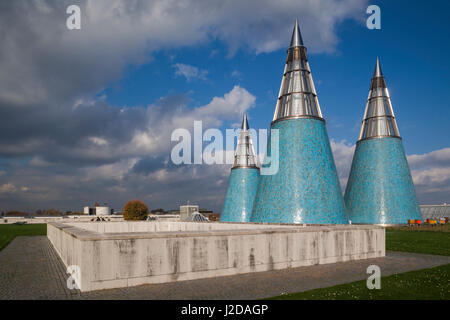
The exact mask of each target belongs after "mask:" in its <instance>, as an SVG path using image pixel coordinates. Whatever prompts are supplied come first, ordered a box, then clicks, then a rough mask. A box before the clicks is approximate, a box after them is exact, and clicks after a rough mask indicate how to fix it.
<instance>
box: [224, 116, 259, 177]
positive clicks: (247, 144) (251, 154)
mask: <svg viewBox="0 0 450 320" xmlns="http://www.w3.org/2000/svg"><path fill="white" fill-rule="evenodd" d="M249 128H250V127H249V126H248V120H247V114H245V113H244V117H243V119H242V129H241V133H240V134H239V139H238V143H237V147H236V152H235V153H234V164H233V167H232V168H231V169H235V168H258V162H257V160H256V156H255V149H254V148H253V141H252V135H251V133H250V131H249Z"/></svg>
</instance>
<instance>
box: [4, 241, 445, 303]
mask: <svg viewBox="0 0 450 320" xmlns="http://www.w3.org/2000/svg"><path fill="white" fill-rule="evenodd" d="M448 263H450V257H446V256H434V255H424V254H414V253H403V252H393V251H391V252H387V254H386V257H384V258H376V259H368V260H358V261H350V262H341V263H333V264H325V265H316V266H309V267H300V268H292V269H285V270H276V271H267V272H258V273H248V274H241V275H234V276H227V277H217V278H209V279H199V280H191V281H180V282H172V283H163V284H152V285H142V286H136V287H130V288H120V289H110V290H101V291H93V292H86V293H81V292H80V291H79V290H69V289H68V288H67V284H66V281H67V278H68V277H69V275H68V274H67V273H66V268H65V267H64V264H63V263H62V261H61V259H60V258H59V256H58V254H57V253H56V251H55V250H54V249H53V247H52V245H51V243H50V242H49V241H48V239H47V238H46V237H42V236H35V237H17V238H15V239H14V240H13V241H12V242H11V243H10V244H9V245H8V246H7V247H6V248H4V249H3V250H2V251H0V300H7V299H14V300H15V299H61V300H67V299H77V300H78V299H133V300H138V299H179V300H182V299H224V300H233V299H260V298H266V297H272V296H277V295H280V294H283V293H294V292H301V291H306V290H311V289H316V288H324V287H329V286H334V285H337V284H342V283H348V282H353V281H358V280H363V279H367V277H368V275H367V274H366V270H367V267H368V266H369V265H372V264H375V265H378V266H379V267H380V268H381V274H382V276H388V275H391V274H394V273H402V272H407V271H412V270H418V269H424V268H431V267H436V266H439V265H443V264H448Z"/></svg>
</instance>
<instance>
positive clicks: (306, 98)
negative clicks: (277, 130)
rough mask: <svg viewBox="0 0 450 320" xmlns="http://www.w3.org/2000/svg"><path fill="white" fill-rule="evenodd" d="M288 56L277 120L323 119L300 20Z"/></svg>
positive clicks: (276, 111) (295, 28)
mask: <svg viewBox="0 0 450 320" xmlns="http://www.w3.org/2000/svg"><path fill="white" fill-rule="evenodd" d="M287 53H288V55H287V59H286V66H285V68H284V74H283V79H282V80H281V87H280V93H279V95H278V101H277V107H276V109H275V114H274V116H273V121H274V122H275V121H279V120H283V119H289V118H317V119H321V120H323V118H322V112H321V111H320V105H319V100H318V99H317V94H316V88H315V87H314V81H313V79H312V76H311V70H310V68H309V63H308V57H307V56H306V47H305V46H304V45H303V40H302V35H301V33H300V28H299V25H298V20H296V21H295V26H294V31H293V33H292V40H291V45H290V47H289V49H288V51H287Z"/></svg>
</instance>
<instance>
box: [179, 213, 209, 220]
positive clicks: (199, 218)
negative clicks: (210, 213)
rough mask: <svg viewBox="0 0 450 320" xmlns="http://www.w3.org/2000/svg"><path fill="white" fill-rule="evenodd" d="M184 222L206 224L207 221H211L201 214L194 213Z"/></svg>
mask: <svg viewBox="0 0 450 320" xmlns="http://www.w3.org/2000/svg"><path fill="white" fill-rule="evenodd" d="M184 221H195V222H206V221H209V220H208V218H207V217H205V216H204V215H202V214H201V213H199V212H194V213H192V214H191V215H190V216H189V217H188V218H187V219H185V220H184Z"/></svg>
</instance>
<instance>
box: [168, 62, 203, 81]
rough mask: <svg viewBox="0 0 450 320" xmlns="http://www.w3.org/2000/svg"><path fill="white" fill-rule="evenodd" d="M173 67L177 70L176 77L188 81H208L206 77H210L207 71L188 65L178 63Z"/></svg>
mask: <svg viewBox="0 0 450 320" xmlns="http://www.w3.org/2000/svg"><path fill="white" fill-rule="evenodd" d="M173 67H174V68H175V75H176V76H183V77H185V78H186V80H187V81H192V80H194V79H200V80H206V76H207V75H208V71H207V70H200V69H199V68H197V67H194V66H190V65H188V64H183V63H176V64H174V65H173Z"/></svg>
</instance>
